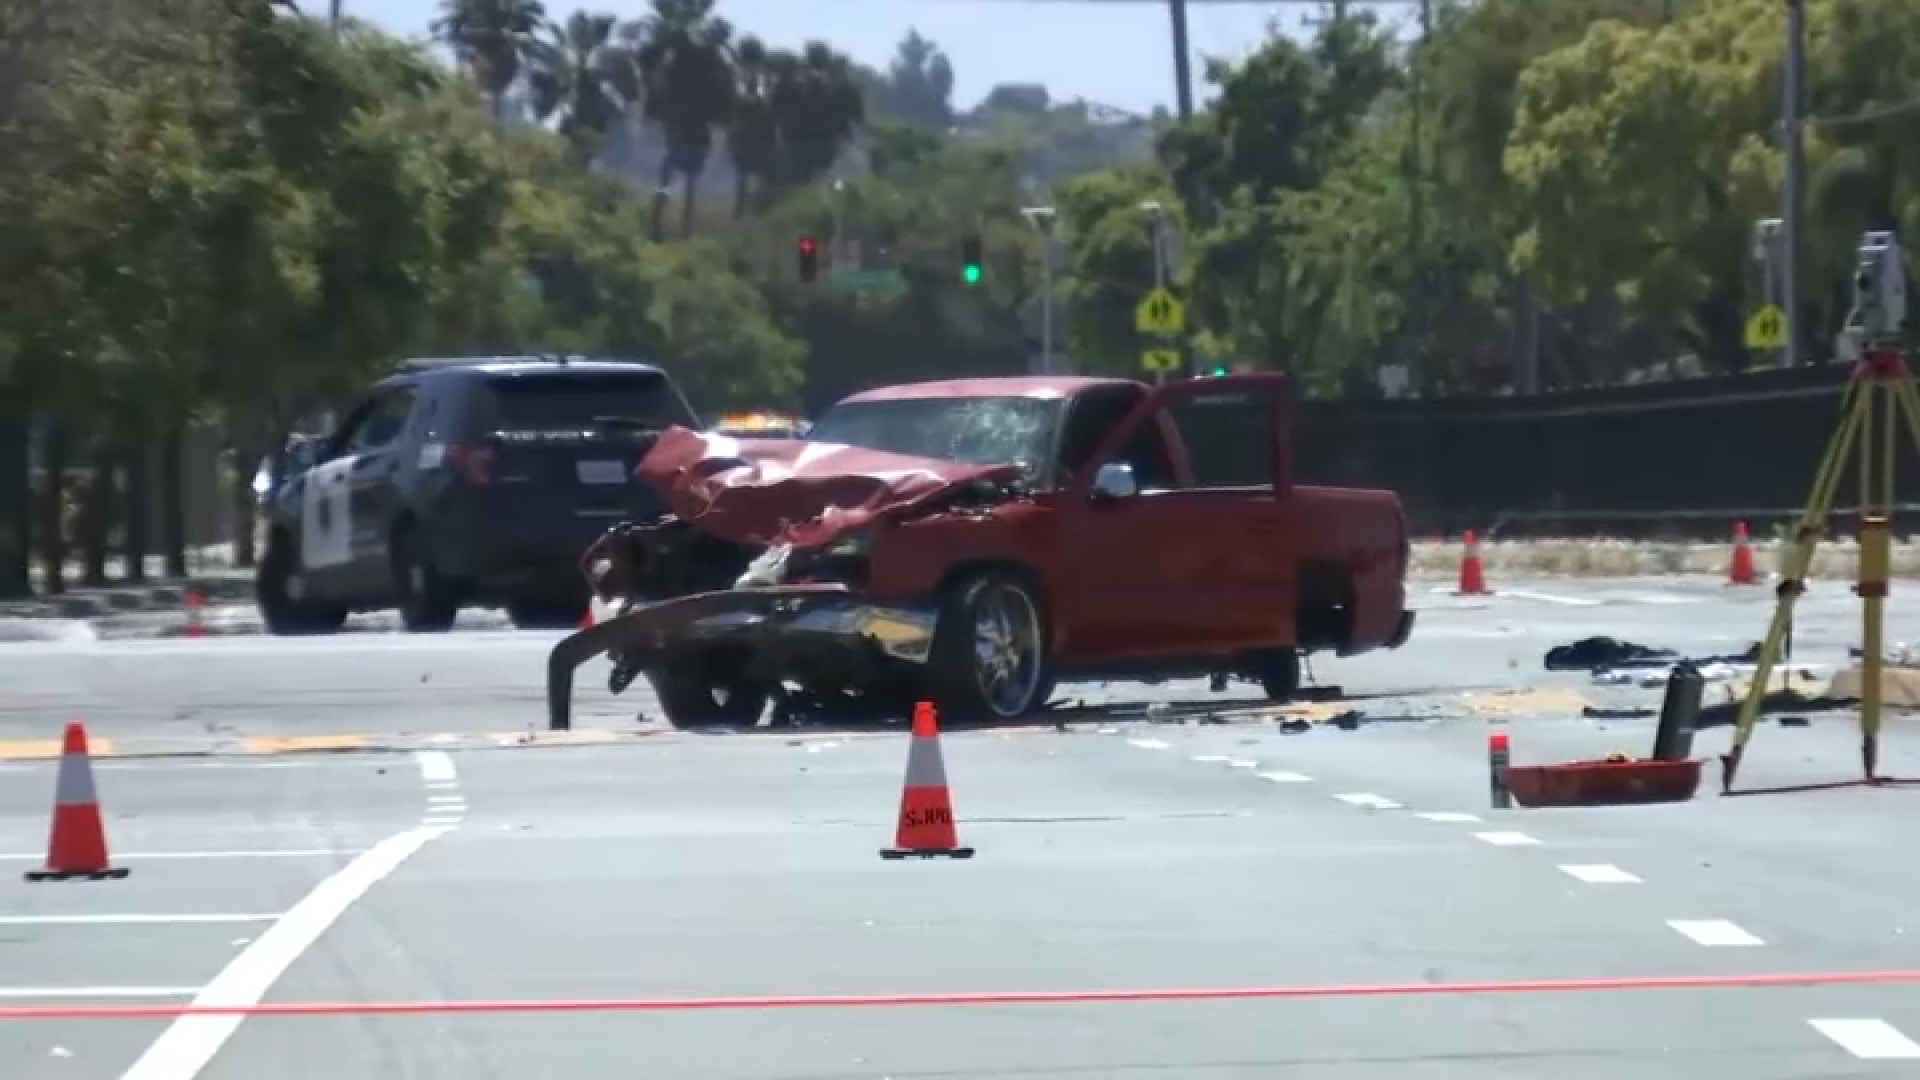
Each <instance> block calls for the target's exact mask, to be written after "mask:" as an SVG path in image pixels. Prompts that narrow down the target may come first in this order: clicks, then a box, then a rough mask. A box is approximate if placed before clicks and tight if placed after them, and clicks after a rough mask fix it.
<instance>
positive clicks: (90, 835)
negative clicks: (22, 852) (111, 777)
mask: <svg viewBox="0 0 1920 1080" xmlns="http://www.w3.org/2000/svg"><path fill="white" fill-rule="evenodd" d="M126 876H127V871H126V869H125V868H124V867H115V866H112V865H111V864H109V862H108V861H107V830H106V826H105V825H104V824H103V823H102V822H101V820H100V799H99V795H98V793H97V792H96V791H95V789H94V786H93V758H92V756H91V755H90V754H89V753H88V751H87V729H86V727H85V726H84V725H82V724H80V723H79V722H77V721H76V722H74V723H71V724H68V725H67V731H66V735H65V737H64V738H63V739H62V740H61V745H60V772H59V775H58V776H57V777H56V778H55V779H54V784H53V829H52V832H51V833H50V834H49V835H48V837H47V865H46V868H45V869H44V870H29V871H28V872H27V880H28V881H63V880H67V879H69V878H95V879H97V878H121V877H126Z"/></svg>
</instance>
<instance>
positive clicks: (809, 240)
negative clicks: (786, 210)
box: [800, 236, 816, 255]
mask: <svg viewBox="0 0 1920 1080" xmlns="http://www.w3.org/2000/svg"><path fill="white" fill-rule="evenodd" d="M815 250H816V249H815V247H814V243H813V237H811V236H803V237H801V238H800V254H802V255H811V254H813V253H814V251H815Z"/></svg>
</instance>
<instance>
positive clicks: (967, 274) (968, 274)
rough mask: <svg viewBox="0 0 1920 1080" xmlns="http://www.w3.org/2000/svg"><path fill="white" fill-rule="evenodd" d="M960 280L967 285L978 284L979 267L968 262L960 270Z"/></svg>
mask: <svg viewBox="0 0 1920 1080" xmlns="http://www.w3.org/2000/svg"><path fill="white" fill-rule="evenodd" d="M960 280H962V281H964V282H966V283H967V284H969V285H978V284H980V267H978V266H975V265H971V264H969V265H968V266H966V267H964V268H963V269H962V270H961V271H960Z"/></svg>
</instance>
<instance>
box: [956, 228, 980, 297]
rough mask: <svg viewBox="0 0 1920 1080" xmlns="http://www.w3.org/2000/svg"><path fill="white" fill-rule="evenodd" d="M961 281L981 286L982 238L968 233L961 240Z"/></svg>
mask: <svg viewBox="0 0 1920 1080" xmlns="http://www.w3.org/2000/svg"><path fill="white" fill-rule="evenodd" d="M960 280H961V281H964V282H966V283H967V284H969V285H978V284H980V237H979V236H978V235H977V234H974V233H968V234H967V235H966V236H963V237H961V238H960Z"/></svg>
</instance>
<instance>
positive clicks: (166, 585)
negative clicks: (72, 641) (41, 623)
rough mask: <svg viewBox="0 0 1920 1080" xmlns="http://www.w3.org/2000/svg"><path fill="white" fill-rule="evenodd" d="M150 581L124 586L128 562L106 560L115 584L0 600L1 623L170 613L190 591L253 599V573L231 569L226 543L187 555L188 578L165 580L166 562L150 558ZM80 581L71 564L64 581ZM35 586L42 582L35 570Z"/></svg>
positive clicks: (211, 597)
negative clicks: (153, 612) (148, 612)
mask: <svg viewBox="0 0 1920 1080" xmlns="http://www.w3.org/2000/svg"><path fill="white" fill-rule="evenodd" d="M146 564H147V567H146V569H147V577H148V580H147V581H146V582H145V583H143V584H138V585H135V584H127V583H124V582H122V581H121V580H120V579H123V578H124V577H125V572H126V560H124V559H117V558H115V559H108V560H107V575H108V577H109V578H110V579H113V580H114V581H115V582H116V583H115V584H111V585H103V586H96V587H90V586H81V585H70V586H69V587H68V589H67V591H66V592H64V593H59V594H57V595H48V594H46V593H41V594H39V595H36V596H31V597H24V598H20V599H13V600H0V619H98V618H101V617H103V616H108V615H124V614H132V613H137V612H143V611H174V610H178V609H179V608H180V607H181V606H182V602H183V600H184V598H185V596H186V594H187V591H188V590H190V589H191V590H193V591H195V592H198V593H199V594H200V596H201V598H202V599H203V600H204V601H205V602H206V603H207V604H210V605H211V604H218V603H240V602H247V601H250V600H252V599H253V571H252V570H249V569H244V568H241V567H236V566H234V565H233V552H232V548H231V546H230V545H224V544H223V545H217V546H213V547H207V548H200V549H196V550H193V551H189V552H188V553H187V569H188V571H189V573H188V576H187V577H186V578H185V579H167V578H165V577H164V576H163V573H164V571H165V563H164V560H162V559H160V558H159V557H157V556H150V557H149V558H148V559H147V560H146ZM79 579H80V566H79V565H78V564H69V565H68V567H67V580H68V581H69V582H75V581H78V580H79ZM34 580H35V584H36V586H37V585H38V584H39V582H40V577H39V572H38V568H37V567H36V568H35V578H34Z"/></svg>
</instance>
